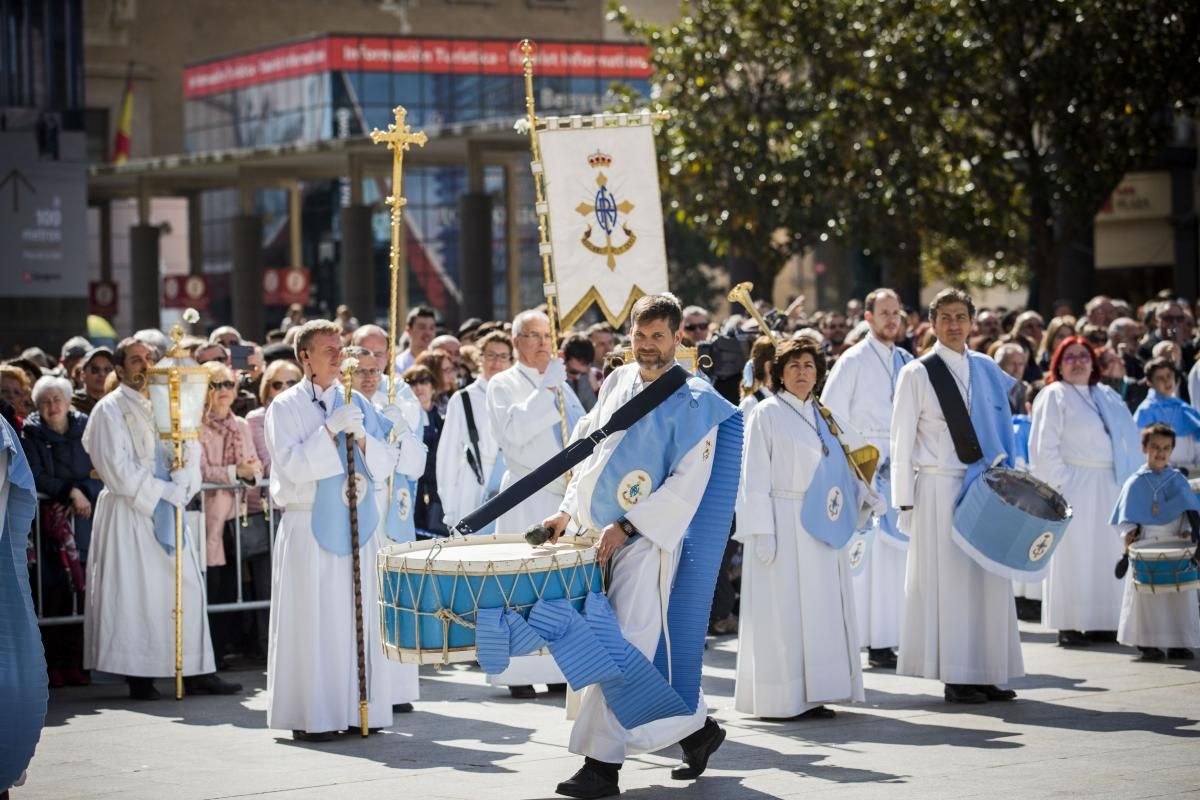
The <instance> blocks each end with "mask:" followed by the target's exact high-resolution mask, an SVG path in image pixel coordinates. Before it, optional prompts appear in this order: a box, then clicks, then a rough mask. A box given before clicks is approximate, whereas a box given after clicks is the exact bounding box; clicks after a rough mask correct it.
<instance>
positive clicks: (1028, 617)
mask: <svg viewBox="0 0 1200 800" xmlns="http://www.w3.org/2000/svg"><path fill="white" fill-rule="evenodd" d="M1016 600H1017V619H1019V620H1021V621H1022V622H1040V621H1041V619H1042V601H1041V600H1031V599H1030V598H1028V597H1018V598H1016Z"/></svg>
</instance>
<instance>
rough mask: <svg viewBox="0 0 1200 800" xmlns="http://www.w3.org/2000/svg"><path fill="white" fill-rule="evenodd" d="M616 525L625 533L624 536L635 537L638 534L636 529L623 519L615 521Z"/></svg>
mask: <svg viewBox="0 0 1200 800" xmlns="http://www.w3.org/2000/svg"><path fill="white" fill-rule="evenodd" d="M617 525H619V526H620V528H621V530H623V531H625V535H626V536H636V535H637V533H638V529H637V528H636V527H634V524H633V523H632V522H630V521H629V520H627V519H626V518H625V517H621V518H620V519H619V520H617Z"/></svg>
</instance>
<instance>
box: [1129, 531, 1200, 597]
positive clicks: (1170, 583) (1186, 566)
mask: <svg viewBox="0 0 1200 800" xmlns="http://www.w3.org/2000/svg"><path fill="white" fill-rule="evenodd" d="M1195 554H1196V545H1195V544H1194V543H1193V542H1192V541H1190V540H1188V539H1159V540H1157V541H1150V542H1134V543H1133V544H1131V545H1129V566H1131V567H1132V568H1133V588H1134V589H1136V590H1137V591H1139V592H1186V591H1187V590H1189V589H1200V568H1197V566H1196V562H1194V561H1192V556H1193V555H1195Z"/></svg>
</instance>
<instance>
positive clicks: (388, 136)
mask: <svg viewBox="0 0 1200 800" xmlns="http://www.w3.org/2000/svg"><path fill="white" fill-rule="evenodd" d="M393 113H395V115H396V121H395V122H391V123H388V126H387V130H386V131H381V130H379V129H378V128H376V129H375V130H373V131H371V142H372V143H374V144H379V143H380V142H386V143H387V146H388V149H389V150H391V151H392V193H391V194H390V195H388V196H387V198H386V199H385V200H384V203H386V204H387V205H388V206H389V207H391V209H392V215H391V216H392V249H391V274H392V284H391V286H392V291H391V299H390V301H389V303H388V307H389V311H388V364H387V376H388V402H389V403H391V402H393V401H394V400H395V399H396V381H395V377H396V376H395V375H394V374H393V373H394V372H395V370H396V352H395V351H396V317H397V307H396V306H397V304H398V303H399V292H398V291H397V288H398V286H399V283H400V209H402V208H404V206H405V204H406V203H407V202H408V201H407V200H405V199H404V194H403V172H404V153H405V152H406V151H407V150H408V148H409V147H410V146H412V145H414V144H415V145H419V146H421V147H424V146H425V142H426V141H428V139H427V138H426V136H425V132H424V131H417V132H416V133H413V129H412V127H411V126H410V125H409V124H408V123H407V122H405V121H404V119H405V117H407V116H408V111H407V110H406V109H405V108H404V106H396V108H395V109H394V110H393Z"/></svg>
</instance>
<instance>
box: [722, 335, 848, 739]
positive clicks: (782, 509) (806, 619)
mask: <svg viewBox="0 0 1200 800" xmlns="http://www.w3.org/2000/svg"><path fill="white" fill-rule="evenodd" d="M775 364H776V366H774V367H773V368H772V372H773V373H778V375H777V378H782V385H783V388H784V391H779V392H778V393H777V394H775V395H774V396H773V397H771V398H769V399H767V400H764V401H763V402H761V403H759V405H758V406H757V407H756V408H755V409H754V411H753V412H752V413H751V414H750V418H749V422H748V426H747V432H746V444H745V450H744V455H743V458H742V481H741V486H740V489H739V492H738V502H737V520H738V530H737V534H736V537H735V538H737V539H738V540H739V541H741V542H742V543H743V544H744V545H745V556H744V558H743V566H742V605H741V624H740V627H739V631H738V659H737V682H736V687H735V693H734V702H735V707H736V708H737V710H738V711H741V712H743V713H746V714H753V715H754V716H757V717H781V718H782V717H795V716H797V715H804V716H806V717H830V716H833V711H832V710H831V709H827V708H825V707H824V704H825V703H834V702H862V701H863V699H864V694H863V683H862V666H861V664H860V659H859V653H858V650H859V647H858V645H859V636H858V631H857V626H856V622H855V618H856V614H855V609H854V592H853V588H852V586H851V580H850V560H849V555H848V551H847V548H845V547H842V548H840V549H834V548H833V547H831V546H830V545H828V544H826V543H825V542H822V541H820V540H818V539H816V538H815V537H814V536H812V535H811V534H810V533H809V532H808V531H807V530H805V528H804V526H803V524H802V522H801V508H802V506H803V502H804V493H805V491H806V490H807V489H808V488H809V486H810V483H811V481H812V479H813V476H814V474H815V472H816V470H817V467H818V465H819V463H820V461H821V459H822V457H823V453H822V442H821V439H820V437H819V435H818V433H817V430H816V428H815V427H814V425H813V424H812V423H813V422H814V421H815V420H816V419H817V415H816V414H815V409H814V407H813V403H812V388H813V386H815V385H816V384H817V382H818V381H819V379H820V377H821V375H820V373H823V372H824V358H823V357H822V355H821V354H820V351H819V350H818V349H817V348H816V346H815V345H813V344H812V343H811V342H808V341H806V340H802V341H799V342H795V343H793V342H788V343H786V344H785V345H783V346H781V347H780V349H779V353H778V355H777V356H776V362H775ZM793 377H794V380H789V378H793ZM776 382H777V383H778V382H779V381H778V380H777V381H776ZM801 397H803V398H804V399H801ZM820 424H822V425H823V424H824V420H822V421H821V423H820ZM837 424H838V426H839V427H840V428H841V430H842V431H843V436H844V437H847V438H844V441H845V443H846V444H847V445H849V446H850V447H851V449H854V448H857V447H861V446H862V445H863V444H865V441H864V440H862V438H861V437H860V436H858V435H857V434H855V433H853V432H852V431H848V430H847V429H846V427H845V424H844V422H843V421H842V420H837ZM829 457H833V458H842V457H843V455H842V454H841V453H840V452H837V451H834V452H831V454H830V456H829ZM861 488H862V491H863V492H864V495H866V494H869V490H868V489H866V487H861ZM844 494H845V495H846V496H854V492H853V491H851V490H850V487H846V491H845V492H844ZM847 510H848V511H849V510H851V509H847ZM853 511H854V512H856V513H857V512H858V511H859V509H853ZM857 522H858V523H859V524H861V522H862V519H859V520H857Z"/></svg>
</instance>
